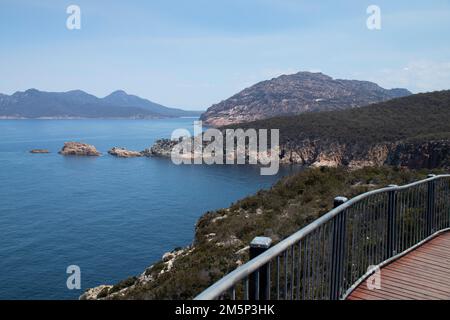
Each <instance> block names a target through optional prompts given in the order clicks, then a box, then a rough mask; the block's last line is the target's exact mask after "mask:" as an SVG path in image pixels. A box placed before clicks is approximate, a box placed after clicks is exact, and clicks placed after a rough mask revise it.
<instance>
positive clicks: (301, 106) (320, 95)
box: [201, 72, 411, 126]
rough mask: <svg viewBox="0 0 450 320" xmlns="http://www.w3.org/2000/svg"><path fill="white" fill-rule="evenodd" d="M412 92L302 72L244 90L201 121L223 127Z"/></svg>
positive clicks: (368, 101) (346, 105) (360, 104)
mask: <svg viewBox="0 0 450 320" xmlns="http://www.w3.org/2000/svg"><path fill="white" fill-rule="evenodd" d="M410 94H411V92H409V91H408V90H406V89H392V90H387V89H384V88H381V87H380V86H378V85H377V84H375V83H372V82H368V81H356V80H340V79H333V78H331V77H329V76H327V75H324V74H322V73H310V72H299V73H296V74H292V75H282V76H280V77H278V78H274V79H271V80H268V81H263V82H260V83H257V84H255V85H254V86H252V87H250V88H247V89H244V90H243V91H241V92H239V93H238V94H236V95H234V96H232V97H231V98H229V99H227V100H224V101H222V102H220V103H218V104H215V105H213V106H211V107H210V108H209V109H208V110H207V111H206V112H205V113H203V114H202V116H201V120H203V121H204V123H206V124H208V125H212V126H224V125H229V124H233V123H240V122H248V121H254V120H260V119H266V118H271V117H276V116H289V115H295V114H300V113H303V112H308V111H328V110H340V109H346V108H356V107H361V106H366V105H369V104H372V103H376V102H381V101H386V100H390V99H393V98H398V97H403V96H407V95H410Z"/></svg>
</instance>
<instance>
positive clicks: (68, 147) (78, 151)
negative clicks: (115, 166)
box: [59, 142, 100, 156]
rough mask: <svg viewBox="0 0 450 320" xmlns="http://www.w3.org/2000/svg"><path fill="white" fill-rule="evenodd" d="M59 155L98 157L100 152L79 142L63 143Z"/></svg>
mask: <svg viewBox="0 0 450 320" xmlns="http://www.w3.org/2000/svg"><path fill="white" fill-rule="evenodd" d="M59 154H62V155H65V156H68V155H71V156H99V155H100V152H98V151H97V149H96V148H95V147H94V146H92V145H90V144H86V143H81V142H65V143H64V147H63V148H62V149H61V151H60V152H59Z"/></svg>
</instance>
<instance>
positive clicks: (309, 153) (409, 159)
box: [143, 139, 450, 169]
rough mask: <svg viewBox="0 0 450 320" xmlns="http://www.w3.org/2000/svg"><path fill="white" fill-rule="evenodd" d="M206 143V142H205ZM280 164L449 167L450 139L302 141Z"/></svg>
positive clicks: (161, 150) (159, 152)
mask: <svg viewBox="0 0 450 320" xmlns="http://www.w3.org/2000/svg"><path fill="white" fill-rule="evenodd" d="M177 143H178V141H170V140H167V139H161V140H158V141H157V142H156V143H155V144H154V145H153V146H152V147H151V148H150V149H147V150H146V151H144V152H143V154H144V155H146V156H159V157H170V155H171V151H172V148H173V147H174V146H175V145H176V144H177ZM204 146H206V145H204ZM279 154H280V163H281V164H299V165H303V166H311V167H341V166H342V167H348V168H350V169H358V168H363V167H378V166H383V165H388V166H394V167H405V168H409V169H433V168H450V140H448V139H442V140H431V141H422V142H395V143H388V142H385V143H377V144H373V145H367V144H353V143H347V144H346V143H339V142H327V141H321V140H308V139H306V140H303V141H302V142H300V143H295V144H293V143H292V144H290V143H287V144H284V145H281V147H280V151H279Z"/></svg>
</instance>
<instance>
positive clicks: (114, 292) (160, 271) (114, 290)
mask: <svg viewBox="0 0 450 320" xmlns="http://www.w3.org/2000/svg"><path fill="white" fill-rule="evenodd" d="M192 251H193V248H191V247H186V248H182V249H179V250H174V251H172V252H167V253H165V254H164V255H163V257H162V261H161V263H160V264H159V265H152V266H150V267H149V268H147V269H146V270H145V271H144V272H143V273H142V274H140V275H139V276H138V277H132V278H129V279H127V280H124V281H122V283H119V284H118V285H115V286H111V285H100V286H98V287H94V288H90V289H88V290H86V291H85V292H84V293H83V294H82V295H81V296H80V297H79V299H80V300H99V299H101V300H111V299H124V297H126V295H127V293H128V292H129V291H131V290H133V289H134V288H135V287H136V286H137V285H139V286H142V285H145V284H146V283H149V282H152V281H154V277H153V275H152V273H153V272H155V270H156V269H157V275H158V276H163V275H164V274H166V273H169V272H170V271H171V270H172V269H173V265H174V263H175V262H176V261H177V259H180V258H182V257H183V256H186V255H188V254H190V253H191V252H192Z"/></svg>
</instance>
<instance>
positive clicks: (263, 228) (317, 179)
mask: <svg viewBox="0 0 450 320" xmlns="http://www.w3.org/2000/svg"><path fill="white" fill-rule="evenodd" d="M434 172H435V173H439V172H441V171H440V170H436V171H434ZM428 173H430V171H428V170H419V171H416V170H408V169H404V168H392V167H379V168H363V169H358V170H348V169H347V168H325V167H323V168H310V169H306V170H305V171H302V172H300V173H298V174H295V175H293V176H290V177H286V178H283V179H281V180H280V181H279V182H278V183H276V184H275V185H274V186H273V187H272V188H270V189H268V190H260V191H259V192H257V193H256V194H255V195H253V196H250V197H247V198H244V199H242V200H239V201H237V202H236V203H234V204H232V205H231V206H230V207H229V208H225V209H220V210H216V211H211V212H207V213H206V214H204V215H203V216H202V217H201V218H200V219H199V220H198V222H197V225H196V231H195V239H194V242H193V243H192V245H190V246H188V247H186V248H177V249H176V250H174V251H173V252H171V253H167V254H165V255H164V257H163V259H162V260H161V261H159V262H156V263H155V264H153V266H151V267H149V268H148V269H147V270H145V271H144V272H143V273H142V274H141V275H139V276H137V277H132V278H129V279H127V280H126V281H122V282H120V283H119V284H117V285H115V286H108V287H103V289H102V290H101V292H102V294H101V296H98V295H97V294H93V293H94V292H96V293H98V292H99V290H89V291H87V292H86V293H85V294H84V295H83V297H82V298H83V299H97V298H102V299H190V298H193V297H194V296H195V295H197V294H198V293H200V292H201V291H202V290H203V289H205V288H207V287H208V286H209V285H211V284H212V283H214V282H215V281H217V280H218V279H220V278H221V277H222V276H224V275H225V274H227V273H229V272H230V271H232V270H234V269H235V268H236V267H238V266H239V265H241V264H242V263H245V262H246V261H247V260H248V258H249V257H248V244H249V243H250V241H251V240H252V239H253V237H255V236H268V237H271V238H272V240H273V241H274V242H275V243H276V242H279V241H280V240H282V239H283V238H285V237H287V236H289V235H291V234H292V233H293V232H295V231H297V230H298V229H300V228H301V227H303V226H305V225H307V224H309V223H310V222H312V221H313V220H315V219H317V218H318V217H320V216H321V215H323V214H325V213H326V212H328V211H329V210H330V209H331V208H332V203H333V198H334V197H335V196H338V195H340V196H346V197H349V198H351V197H354V196H356V195H358V194H360V193H363V192H366V191H368V190H372V189H376V188H381V187H384V186H386V185H388V184H392V183H394V184H399V185H402V184H406V183H409V182H411V181H415V180H419V179H422V178H424V177H426V175H427V174H428ZM105 288H106V289H105Z"/></svg>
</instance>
